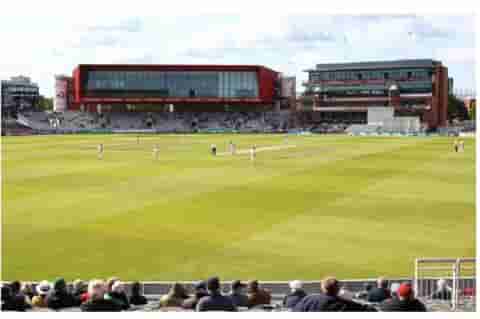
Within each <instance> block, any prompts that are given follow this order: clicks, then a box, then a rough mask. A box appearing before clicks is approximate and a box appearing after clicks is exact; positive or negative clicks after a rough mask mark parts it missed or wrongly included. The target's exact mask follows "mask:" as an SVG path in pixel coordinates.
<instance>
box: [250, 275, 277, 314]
mask: <svg viewBox="0 0 480 319" xmlns="http://www.w3.org/2000/svg"><path fill="white" fill-rule="evenodd" d="M271 300H272V296H271V295H270V292H268V291H267V290H265V289H262V288H260V287H259V284H258V281H257V280H252V281H250V282H249V283H248V308H252V307H255V306H258V305H268V304H270V301H271Z"/></svg>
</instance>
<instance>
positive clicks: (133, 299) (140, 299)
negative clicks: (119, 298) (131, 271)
mask: <svg viewBox="0 0 480 319" xmlns="http://www.w3.org/2000/svg"><path fill="white" fill-rule="evenodd" d="M129 301H130V304H132V305H135V306H139V305H145V304H147V298H145V296H143V295H142V294H141V293H140V283H139V282H138V281H136V282H134V283H133V284H132V294H131V296H130V300H129Z"/></svg>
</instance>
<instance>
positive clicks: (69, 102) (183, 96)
mask: <svg viewBox="0 0 480 319" xmlns="http://www.w3.org/2000/svg"><path fill="white" fill-rule="evenodd" d="M280 81H281V80H280V74H279V72H276V71H274V70H271V69H269V68H267V67H264V66H260V65H168V64H167V65H166V64H163V65H162V64H160V65H139V64H109V65H106V64H100V65H98V64H93V65H83V64H82V65H79V66H77V67H76V68H75V70H74V71H73V76H72V78H71V79H67V77H57V78H56V104H55V105H56V109H59V110H63V109H70V110H82V109H83V110H85V111H91V112H97V111H99V110H102V111H125V110H127V111H162V110H164V109H165V108H166V107H172V106H173V107H174V109H175V110H176V111H177V110H178V111H199V110H202V111H205V110H215V111H220V110H225V109H231V110H249V111H251V110H260V109H268V108H272V107H273V106H274V105H275V103H276V102H277V101H278V100H279V99H280V95H281V88H280ZM290 81H291V80H290ZM69 83H71V84H69ZM65 89H66V91H65ZM70 94H71V96H72V99H70V98H67V99H66V100H65V99H64V97H65V96H67V97H68V96H69V95H70Z"/></svg>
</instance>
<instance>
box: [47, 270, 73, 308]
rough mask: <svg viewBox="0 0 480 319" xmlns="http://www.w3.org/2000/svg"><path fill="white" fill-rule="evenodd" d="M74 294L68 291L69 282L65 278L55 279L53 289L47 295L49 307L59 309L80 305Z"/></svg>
mask: <svg viewBox="0 0 480 319" xmlns="http://www.w3.org/2000/svg"><path fill="white" fill-rule="evenodd" d="M78 304H79V302H78V301H76V300H75V298H74V297H73V295H72V294H71V293H69V292H68V291H67V284H66V283H65V280H64V279H63V278H59V279H57V280H55V282H54V283H53V290H52V291H51V292H50V293H49V294H48V296H47V305H48V308H51V309H54V310H59V309H62V308H70V307H74V306H76V305H78Z"/></svg>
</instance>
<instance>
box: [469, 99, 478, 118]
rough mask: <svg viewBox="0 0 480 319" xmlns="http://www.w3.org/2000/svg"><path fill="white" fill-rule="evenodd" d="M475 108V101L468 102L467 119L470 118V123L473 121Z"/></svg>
mask: <svg viewBox="0 0 480 319" xmlns="http://www.w3.org/2000/svg"><path fill="white" fill-rule="evenodd" d="M476 106H477V101H476V100H473V101H471V102H470V111H469V114H468V115H469V117H470V120H472V121H475V111H476V110H475V109H476Z"/></svg>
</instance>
